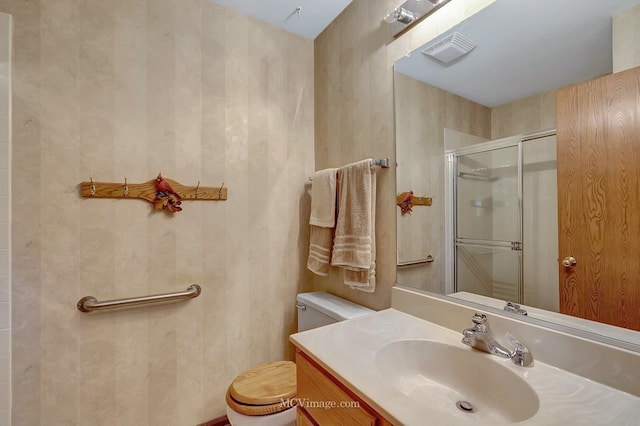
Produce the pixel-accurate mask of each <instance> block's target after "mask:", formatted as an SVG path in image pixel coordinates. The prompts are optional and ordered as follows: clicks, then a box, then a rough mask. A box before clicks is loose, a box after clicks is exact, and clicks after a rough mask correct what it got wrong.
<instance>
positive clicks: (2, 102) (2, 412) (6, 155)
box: [0, 13, 12, 426]
mask: <svg viewBox="0 0 640 426" xmlns="http://www.w3.org/2000/svg"><path fill="white" fill-rule="evenodd" d="M11 28H12V27H11V16H9V15H7V14H4V13H0V426H4V425H9V424H11V420H10V413H11V288H10V283H11V269H10V263H11V198H10V195H11V194H10V187H11V185H10V180H11V161H10V160H11V43H12V31H11Z"/></svg>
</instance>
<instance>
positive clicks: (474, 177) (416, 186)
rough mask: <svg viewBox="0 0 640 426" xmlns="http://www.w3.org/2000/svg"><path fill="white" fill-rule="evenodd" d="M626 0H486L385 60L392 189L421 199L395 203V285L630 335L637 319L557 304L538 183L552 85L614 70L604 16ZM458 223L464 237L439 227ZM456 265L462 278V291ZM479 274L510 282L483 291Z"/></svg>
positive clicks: (549, 220)
mask: <svg viewBox="0 0 640 426" xmlns="http://www.w3.org/2000/svg"><path fill="white" fill-rule="evenodd" d="M638 5H640V0H610V1H594V2H584V1H582V0H566V1H562V2H558V1H554V0H540V1H537V2H523V1H515V2H514V1H510V0H496V1H495V2H494V3H492V4H491V5H489V6H488V7H486V8H485V9H483V10H481V11H480V12H478V13H477V14H476V15H474V16H472V17H471V18H469V19H467V20H466V21H464V22H462V23H460V24H459V25H458V26H456V27H455V28H453V29H451V30H450V31H447V32H446V33H444V34H443V35H441V36H440V37H438V38H436V39H435V40H432V41H428V42H427V43H425V45H423V46H422V47H420V48H419V49H416V51H414V52H411V53H410V54H408V55H407V56H406V57H403V58H401V59H400V60H398V61H397V62H396V64H395V73H394V74H395V75H394V88H395V108H396V158H397V163H398V168H397V173H396V179H397V181H396V184H397V188H396V190H397V193H398V194H401V193H406V192H408V191H412V192H413V195H414V196H416V197H431V198H432V205H431V206H422V205H417V204H416V205H413V206H412V208H411V211H410V212H407V213H404V214H403V213H402V211H401V209H400V208H398V209H397V239H398V241H397V247H398V253H397V255H398V259H397V260H398V262H397V264H398V266H397V278H396V282H397V284H398V285H401V286H407V287H411V288H414V289H419V290H423V291H427V292H433V293H437V294H440V295H450V296H451V295H453V296H455V297H457V298H458V299H460V300H465V301H466V302H468V303H471V304H477V305H478V306H484V307H491V308H492V309H499V310H502V309H503V307H504V306H505V301H506V300H511V301H513V302H516V303H517V302H520V303H522V304H523V305H526V308H527V311H528V316H529V317H530V318H532V319H533V320H534V321H535V320H543V321H550V322H552V323H554V324H561V325H564V326H569V327H575V328H578V329H581V330H585V331H587V332H589V333H596V334H599V335H601V336H603V337H608V338H613V339H619V340H622V341H625V342H632V343H633V344H634V345H640V333H638V332H636V331H633V330H627V329H622V328H620V327H614V326H611V325H607V324H599V323H595V322H593V321H586V320H582V319H573V318H571V317H568V316H566V315H562V314H558V313H557V311H558V300H557V299H558V296H557V294H558V266H557V265H558V263H557V259H558V251H557V250H558V249H557V247H558V243H557V222H555V221H556V220H557V217H556V216H557V215H555V212H556V211H557V207H556V204H555V203H556V202H557V195H556V193H555V192H552V191H549V188H553V189H555V188H554V186H555V165H556V163H555V162H556V159H555V137H554V134H555V133H554V132H555V127H556V124H555V91H556V90H557V89H559V88H562V87H565V86H569V85H571V84H574V83H577V82H581V81H586V80H591V79H593V78H596V77H600V76H603V75H606V74H609V73H611V72H612V70H613V65H612V17H614V16H617V15H619V14H620V13H623V12H625V11H627V10H628V9H630V8H633V7H636V6H638ZM629 43H633V40H632V38H630V39H629ZM474 45H475V47H474ZM425 50H426V51H427V52H426V53H423V51H425ZM464 50H468V51H469V52H468V53H467V54H465V55H463V56H461V57H459V58H453V59H452V57H454V56H455V55H456V54H458V53H460V52H461V51H464ZM427 53H428V54H427ZM438 58H440V59H445V60H448V61H449V62H447V63H443V62H441V60H440V59H438ZM527 182H529V183H527ZM462 185H466V186H465V187H464V189H463V186H462ZM529 187H531V188H534V189H536V190H537V191H538V193H537V195H531V194H530V193H529V192H527V191H528V189H527V188H529ZM465 191H466V192H468V196H467V197H466V198H465V197H462V195H461V194H463V193H464V192H465ZM519 191H520V192H519ZM523 192H524V196H523ZM507 194H510V195H509V196H507ZM532 198H533V199H535V202H534V203H533V204H531V201H530V200H531V199H532ZM452 200H454V201H456V202H454V201H452ZM527 200H529V201H527ZM400 201H401V200H399V202H400ZM519 202H521V203H527V202H529V203H530V204H525V205H524V206H522V205H521V204H520V205H518V203H519ZM518 209H519V210H518ZM462 210H465V211H466V212H467V213H466V214H468V216H467V217H466V219H464V220H461V219H460V215H461V212H462ZM522 210H524V211H525V212H528V216H527V215H524V216H522ZM518 215H520V216H518ZM554 215H555V216H554ZM514 217H515V218H516V219H513V218H514ZM518 217H520V219H518ZM523 217H524V218H523ZM527 218H528V219H527ZM527 220H529V221H530V223H529V224H527V222H526V221H527ZM465 227H466V228H468V229H466V230H465V232H467V234H465V235H464V236H461V234H460V233H459V232H458V233H457V234H453V231H451V230H457V231H460V230H461V229H463V228H465ZM505 227H506V228H509V227H510V228H509V232H508V233H507V232H506V231H504V230H505V229H506V228H505ZM456 228H457V229H456ZM503 231H504V232H503ZM512 231H513V232H512ZM514 232H515V233H516V234H517V235H516V236H514V235H513V233H514ZM487 233H488V234H490V236H487ZM523 236H524V237H523ZM461 240H462V241H461ZM487 240H492V244H493V243H495V244H494V245H491V246H488V245H487V243H486V241H487ZM522 241H524V245H525V249H524V253H525V257H526V253H528V255H529V257H530V258H531V254H532V253H537V255H535V256H533V262H534V265H536V267H535V268H532V267H526V265H527V261H529V260H528V259H526V258H524V257H523V256H522V253H518V250H519V249H518V245H519V244H523V243H522ZM531 242H536V243H537V245H538V247H535V248H532V247H531V246H527V244H531ZM462 243H465V244H468V245H467V246H466V247H465V250H457V247H460V246H461V245H462ZM461 257H464V258H462V259H461ZM545 262H546V263H545ZM523 265H524V266H525V267H524V268H523ZM507 266H508V267H512V266H515V267H516V269H515V272H514V270H511V269H507ZM518 268H519V269H518ZM523 270H524V271H525V272H523ZM532 270H535V273H534V274H533V275H531V273H530V272H531V271H532ZM487 272H489V273H487ZM505 276H508V277H509V278H504V277H505ZM456 277H457V278H458V279H460V277H465V278H464V283H465V284H467V287H465V288H464V291H460V289H461V287H464V286H461V285H459V284H460V283H456V282H455V281H456ZM473 280H476V281H477V283H476V284H473V283H472V282H473ZM483 282H485V283H486V282H488V283H489V285H484V287H485V288H486V287H492V289H493V288H494V287H495V286H493V285H492V284H495V283H497V282H501V283H502V282H504V283H509V285H510V287H508V288H503V289H502V290H501V292H498V291H495V290H494V291H493V293H491V292H489V294H487V292H484V291H483V290H482V288H483ZM472 284H473V285H472ZM540 285H544V287H541V286H540ZM554 292H555V293H554ZM514 299H515V300H514ZM638 308H639V309H640V307H638Z"/></svg>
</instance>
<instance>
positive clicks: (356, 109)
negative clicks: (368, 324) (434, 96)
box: [314, 0, 494, 309]
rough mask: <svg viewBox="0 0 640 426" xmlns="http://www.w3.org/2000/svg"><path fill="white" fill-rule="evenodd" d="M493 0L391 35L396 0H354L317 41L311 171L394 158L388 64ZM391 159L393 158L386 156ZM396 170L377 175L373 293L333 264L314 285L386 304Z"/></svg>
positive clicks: (464, 0) (446, 10)
mask: <svg viewBox="0 0 640 426" xmlns="http://www.w3.org/2000/svg"><path fill="white" fill-rule="evenodd" d="M493 2H494V0H481V1H478V0H456V1H454V2H451V3H449V4H447V6H446V7H443V8H442V9H440V10H439V11H437V12H435V13H434V14H433V15H431V16H429V17H428V18H426V19H425V20H423V21H422V22H421V23H419V24H417V25H416V26H415V27H414V28H412V29H411V30H409V31H408V32H407V33H406V34H404V35H402V36H401V37H399V38H398V39H396V40H393V39H392V38H391V37H390V35H389V32H388V29H387V27H386V26H385V25H384V23H383V22H382V18H383V17H384V16H385V15H386V13H387V12H388V10H389V9H391V8H393V7H397V6H398V3H397V1H394V0H354V1H353V2H352V3H351V5H349V7H347V9H345V11H344V12H343V13H342V14H341V15H340V16H338V18H336V20H335V21H333V22H332V23H331V25H330V26H329V27H328V28H327V29H326V30H325V31H324V32H323V33H322V34H320V36H319V37H318V38H317V39H316V40H315V76H316V79H315V93H316V101H315V113H316V120H315V155H316V164H315V165H316V169H324V168H327V167H338V166H340V165H343V164H347V163H350V162H353V161H357V160H360V159H363V158H369V157H373V158H382V157H391V158H392V160H395V155H394V152H395V137H394V111H393V63H394V62H395V60H397V59H399V58H400V57H402V55H404V54H405V53H406V52H408V51H411V50H413V49H415V48H417V47H419V46H421V45H422V44H424V43H425V42H427V41H428V40H431V39H433V38H434V37H436V36H438V35H439V34H442V33H443V32H445V31H447V30H449V29H450V28H452V27H453V26H455V25H456V24H458V23H459V22H461V21H462V20H464V19H466V18H467V17H469V16H471V15H473V14H475V13H477V12H478V11H480V10H482V9H483V8H484V7H486V6H488V5H489V4H491V3H493ZM392 164H393V161H392ZM395 191H396V188H395V169H394V168H390V169H385V170H382V171H380V173H379V174H378V198H377V200H378V201H377V206H376V214H377V221H376V242H377V267H376V272H377V280H376V291H375V293H372V294H370V293H364V292H359V291H357V290H351V289H350V288H349V287H347V286H345V285H343V284H342V274H341V273H340V271H338V270H337V269H336V268H332V271H331V273H330V275H329V277H328V278H325V277H315V278H314V286H315V288H316V289H320V290H327V291H330V292H331V293H334V294H337V295H339V296H342V297H345V298H347V299H350V300H353V301H355V302H357V303H361V304H363V305H366V306H368V307H371V308H374V309H382V308H387V307H389V306H390V305H391V287H392V286H393V285H394V284H395V280H396V222H395V216H396V212H395V210H396V208H397V207H396V206H395Z"/></svg>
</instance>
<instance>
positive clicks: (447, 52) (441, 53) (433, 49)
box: [422, 32, 476, 64]
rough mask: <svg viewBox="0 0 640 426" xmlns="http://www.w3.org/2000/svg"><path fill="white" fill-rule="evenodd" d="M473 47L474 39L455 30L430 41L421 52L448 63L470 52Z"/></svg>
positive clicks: (474, 45)
mask: <svg viewBox="0 0 640 426" xmlns="http://www.w3.org/2000/svg"><path fill="white" fill-rule="evenodd" d="M475 47H476V43H475V42H474V41H472V40H469V39H468V38H467V37H465V36H463V35H462V34H460V33H457V32H456V33H453V34H450V35H448V36H446V37H444V38H441V39H440V40H436V41H434V42H433V43H430V44H429V45H428V46H427V47H426V48H425V49H424V50H423V51H422V53H423V54H425V55H427V56H430V57H432V58H435V59H437V60H438V61H440V62H442V63H444V64H448V63H449V62H451V61H455V60H456V59H458V58H460V57H462V56H464V55H466V54H467V53H469V52H471V51H472V50H473V49H474V48H475Z"/></svg>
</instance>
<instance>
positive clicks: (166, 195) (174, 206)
mask: <svg viewBox="0 0 640 426" xmlns="http://www.w3.org/2000/svg"><path fill="white" fill-rule="evenodd" d="M80 188H81V189H80V193H81V195H82V196H83V197H87V198H139V199H142V200H146V201H148V202H150V203H152V204H153V206H154V208H155V209H156V210H168V211H170V212H171V213H175V212H179V211H181V210H182V207H180V204H181V203H182V201H224V200H226V199H227V188H225V187H224V183H223V184H222V185H221V186H220V187H206V186H200V182H198V185H196V186H186V185H182V184H181V183H179V182H177V181H175V180H173V179H165V178H163V177H162V174H158V177H156V178H155V179H152V180H150V181H148V182H144V183H128V182H127V179H126V178H125V180H124V183H122V182H121V183H113V182H94V181H93V178H90V181H89V182H82V184H81V186H80Z"/></svg>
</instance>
